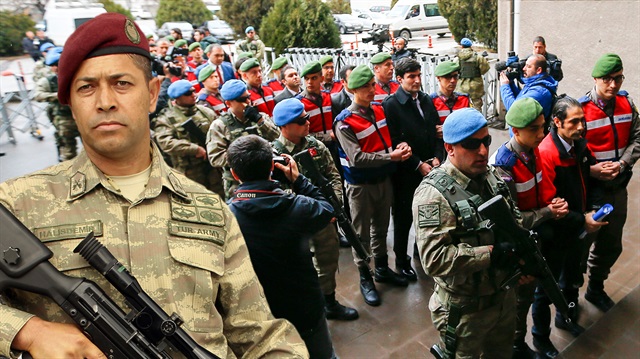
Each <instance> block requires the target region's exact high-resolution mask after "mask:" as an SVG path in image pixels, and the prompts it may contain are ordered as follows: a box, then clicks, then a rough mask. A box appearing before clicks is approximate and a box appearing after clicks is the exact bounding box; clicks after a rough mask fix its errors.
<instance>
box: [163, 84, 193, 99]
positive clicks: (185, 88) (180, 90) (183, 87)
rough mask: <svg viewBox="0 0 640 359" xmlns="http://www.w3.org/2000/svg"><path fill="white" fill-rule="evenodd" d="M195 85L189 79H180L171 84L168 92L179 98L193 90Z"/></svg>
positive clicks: (172, 96)
mask: <svg viewBox="0 0 640 359" xmlns="http://www.w3.org/2000/svg"><path fill="white" fill-rule="evenodd" d="M192 87H193V85H191V82H190V81H188V80H178V81H176V82H174V83H172V84H171V85H169V89H168V90H167V94H169V97H171V98H178V97H180V96H182V95H184V94H186V93H187V92H189V90H191V88H192Z"/></svg>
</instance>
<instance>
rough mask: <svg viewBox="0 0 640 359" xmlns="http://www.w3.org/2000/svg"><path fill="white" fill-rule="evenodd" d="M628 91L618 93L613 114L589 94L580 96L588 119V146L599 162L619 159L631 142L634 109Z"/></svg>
mask: <svg viewBox="0 0 640 359" xmlns="http://www.w3.org/2000/svg"><path fill="white" fill-rule="evenodd" d="M627 96H628V93H627V92H626V91H620V92H618V94H617V95H616V97H615V99H616V103H615V107H614V111H613V116H612V117H609V116H607V115H606V114H605V113H604V111H603V110H602V109H601V108H600V107H598V105H596V104H595V103H593V101H591V99H590V98H589V97H588V96H584V97H582V98H580V99H579V100H578V101H579V102H580V103H582V109H583V110H584V117H585V119H586V121H587V125H586V128H587V134H586V136H585V137H586V139H587V146H588V147H589V149H590V150H591V151H593V154H594V155H595V157H596V159H597V160H598V162H602V161H608V160H611V161H617V160H619V159H620V156H622V153H623V152H624V150H625V149H626V148H627V145H628V144H629V137H630V136H631V125H632V122H631V121H632V119H633V109H632V108H631V103H630V102H629V99H628V98H627Z"/></svg>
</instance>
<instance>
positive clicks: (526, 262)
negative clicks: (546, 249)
mask: <svg viewBox="0 0 640 359" xmlns="http://www.w3.org/2000/svg"><path fill="white" fill-rule="evenodd" d="M478 213H479V214H480V216H482V218H484V219H489V220H490V221H491V222H492V223H493V224H494V225H493V226H492V227H491V229H492V230H493V231H494V234H495V240H496V241H505V240H506V241H509V242H511V243H512V244H513V245H514V246H515V250H516V255H517V256H518V257H519V258H520V259H521V260H522V262H521V265H520V267H519V268H516V269H514V272H513V273H512V274H511V275H510V276H509V277H508V278H507V279H506V280H505V281H504V282H503V283H502V284H501V287H502V288H503V289H509V288H511V287H513V286H514V285H515V284H516V283H517V282H518V279H519V278H520V276H521V275H531V276H534V277H536V278H537V279H538V280H539V281H540V285H541V286H542V288H544V291H545V292H546V293H547V296H548V297H549V299H550V300H551V302H552V303H553V304H554V305H555V307H556V310H557V311H558V312H559V313H560V314H561V315H562V317H563V319H564V321H565V323H566V324H567V325H569V326H571V327H572V328H573V329H574V330H575V331H576V332H581V331H584V329H582V328H581V327H580V326H579V325H578V324H577V323H573V322H572V320H571V318H570V317H569V308H571V307H573V306H574V305H575V304H574V303H571V304H569V303H567V300H566V299H565V297H564V295H563V294H562V291H561V290H560V287H559V286H558V282H557V281H556V279H555V278H554V277H553V274H552V273H551V270H550V269H549V266H548V265H547V262H546V260H545V259H544V257H543V256H542V253H541V252H540V249H539V248H538V245H537V243H536V238H537V234H536V233H535V232H533V231H530V230H527V229H525V228H523V227H522V226H520V224H518V222H516V220H515V219H514V218H513V216H512V215H511V210H510V208H509V205H508V204H507V201H506V200H505V199H504V198H503V197H502V196H501V195H497V196H495V197H493V198H491V199H490V200H488V201H486V202H484V203H483V204H482V205H480V206H479V207H478Z"/></svg>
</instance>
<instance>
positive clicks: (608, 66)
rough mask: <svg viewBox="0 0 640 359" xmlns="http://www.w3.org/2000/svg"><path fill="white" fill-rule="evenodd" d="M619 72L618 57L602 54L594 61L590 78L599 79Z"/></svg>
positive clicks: (620, 67) (620, 65) (620, 68)
mask: <svg viewBox="0 0 640 359" xmlns="http://www.w3.org/2000/svg"><path fill="white" fill-rule="evenodd" d="M620 70H622V60H621V59H620V56H618V55H616V54H604V55H602V57H601V58H599V59H598V61H596V65H595V66H594V67H593V71H592V72H591V77H594V78H600V77H604V76H607V75H608V74H610V73H612V72H618V71H620Z"/></svg>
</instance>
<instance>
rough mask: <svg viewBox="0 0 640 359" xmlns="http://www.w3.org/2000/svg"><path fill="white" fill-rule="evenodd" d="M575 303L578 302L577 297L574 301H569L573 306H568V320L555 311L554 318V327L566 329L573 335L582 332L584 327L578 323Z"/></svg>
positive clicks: (575, 335)
mask: <svg viewBox="0 0 640 359" xmlns="http://www.w3.org/2000/svg"><path fill="white" fill-rule="evenodd" d="M576 303H578V300H577V299H576V301H575V302H570V304H573V306H572V307H569V313H568V316H569V320H570V321H569V322H567V321H565V319H564V318H563V317H562V315H560V313H556V318H555V320H554V322H555V326H556V328H558V329H562V330H566V331H568V332H569V333H571V335H573V336H574V337H577V336H578V335H580V334H582V333H583V332H584V328H583V327H581V326H580V325H579V324H578V304H576Z"/></svg>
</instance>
